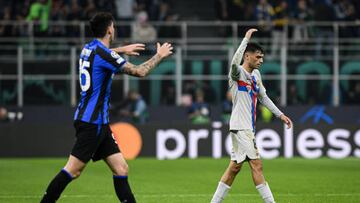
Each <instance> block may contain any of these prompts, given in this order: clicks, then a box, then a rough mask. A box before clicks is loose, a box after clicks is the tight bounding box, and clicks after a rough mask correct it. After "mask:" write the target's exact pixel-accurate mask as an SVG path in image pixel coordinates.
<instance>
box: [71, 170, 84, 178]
mask: <svg viewBox="0 0 360 203" xmlns="http://www.w3.org/2000/svg"><path fill="white" fill-rule="evenodd" d="M81 173H82V169H78V170H73V171H71V172H70V174H71V175H72V177H73V179H75V178H78V177H80V175H81Z"/></svg>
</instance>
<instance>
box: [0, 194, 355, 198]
mask: <svg viewBox="0 0 360 203" xmlns="http://www.w3.org/2000/svg"><path fill="white" fill-rule="evenodd" d="M212 195H213V194H136V195H135V196H136V197H142V198H161V197H164V198H165V197H173V198H176V197H184V198H185V197H211V196H212ZM228 196H230V197H244V196H245V197H257V196H259V194H229V195H228ZM275 196H284V197H344V196H360V193H316V194H292V193H287V194H275ZM41 197H42V195H6V194H0V199H38V198H41ZM90 197H91V198H93V197H102V198H112V197H115V194H113V195H110V194H107V195H85V194H84V195H83V194H81V195H61V198H90Z"/></svg>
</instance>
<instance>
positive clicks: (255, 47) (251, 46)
mask: <svg viewBox="0 0 360 203" xmlns="http://www.w3.org/2000/svg"><path fill="white" fill-rule="evenodd" d="M257 51H259V52H260V53H262V54H264V49H263V48H262V47H261V46H260V44H258V43H255V42H250V43H248V44H247V46H246V49H245V52H244V53H246V52H252V53H254V52H257Z"/></svg>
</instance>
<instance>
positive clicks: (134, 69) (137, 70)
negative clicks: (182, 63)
mask: <svg viewBox="0 0 360 203" xmlns="http://www.w3.org/2000/svg"><path fill="white" fill-rule="evenodd" d="M172 50H173V47H172V46H171V44H169V43H164V44H163V45H161V46H160V44H159V43H157V53H156V54H155V55H154V56H153V57H152V58H150V59H149V60H148V61H146V62H144V63H142V64H140V65H134V64H132V63H130V62H126V63H125V64H124V69H123V72H124V73H125V74H128V75H132V76H135V77H145V76H147V75H148V74H149V73H150V71H151V70H152V69H154V68H155V67H156V66H157V65H158V64H159V63H160V61H161V60H163V59H164V58H166V57H168V56H169V55H170V54H172Z"/></svg>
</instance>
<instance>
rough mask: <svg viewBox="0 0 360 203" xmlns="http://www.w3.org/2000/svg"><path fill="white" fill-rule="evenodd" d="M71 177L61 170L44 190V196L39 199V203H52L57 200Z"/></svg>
mask: <svg viewBox="0 0 360 203" xmlns="http://www.w3.org/2000/svg"><path fill="white" fill-rule="evenodd" d="M72 179H73V177H72V176H71V174H70V173H69V172H67V171H66V170H65V169H62V170H61V171H60V172H59V173H58V174H57V175H56V176H55V178H54V179H53V180H52V181H51V182H50V184H49V186H48V187H47V189H46V192H45V195H44V196H43V198H42V199H41V203H53V202H55V201H56V200H58V199H59V197H60V194H61V193H62V192H63V191H64V189H65V187H66V186H67V185H68V184H69V183H70V182H71V181H72Z"/></svg>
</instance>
